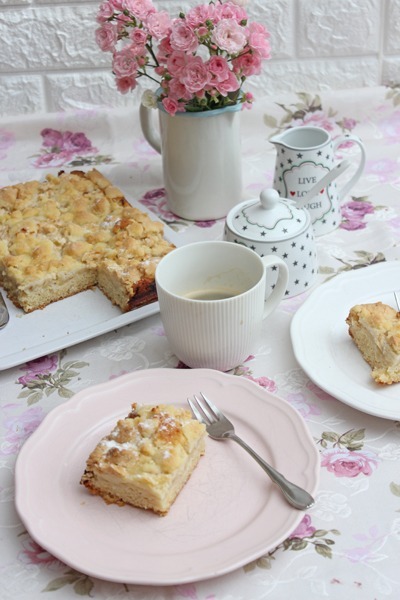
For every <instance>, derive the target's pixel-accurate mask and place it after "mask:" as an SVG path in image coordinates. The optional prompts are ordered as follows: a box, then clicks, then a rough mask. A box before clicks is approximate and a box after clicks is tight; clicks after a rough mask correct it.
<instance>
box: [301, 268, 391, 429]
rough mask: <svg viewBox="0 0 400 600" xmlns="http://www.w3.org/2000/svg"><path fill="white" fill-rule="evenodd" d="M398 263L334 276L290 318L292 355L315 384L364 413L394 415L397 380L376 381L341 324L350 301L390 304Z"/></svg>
mask: <svg viewBox="0 0 400 600" xmlns="http://www.w3.org/2000/svg"><path fill="white" fill-rule="evenodd" d="M399 289H400V261H391V262H383V263H379V264H377V265H371V266H369V267H364V268H363V269H359V270H356V271H349V272H347V273H342V274H341V275H338V276H337V277H335V278H334V279H332V280H331V281H328V282H327V283H324V284H322V285H321V286H320V287H319V288H317V289H316V290H315V291H314V292H313V293H312V294H310V296H309V297H308V298H307V300H306V301H305V302H304V304H303V305H302V306H301V307H300V308H299V310H298V311H297V312H296V314H295V315H294V317H293V320H292V324H291V338H292V344H293V349H294V353H295V356H296V358H297V361H298V362H299V363H300V365H301V367H302V368H303V369H304V371H305V372H306V373H307V375H308V376H309V377H310V379H312V381H314V383H316V384H317V385H318V386H319V387H320V388H322V389H323V390H325V391H326V392H328V393H329V394H331V395H332V396H334V397H335V398H338V400H341V401H342V402H344V403H345V404H348V405H349V406H352V407H353V408H357V409H358V410H361V411H363V412H365V413H368V414H370V415H375V416H378V417H383V418H385V419H400V400H399V395H400V384H392V385H379V384H377V383H375V382H374V380H373V379H372V377H371V369H370V367H369V365H368V364H367V363H366V362H365V361H364V359H363V358H362V356H361V354H360V352H359V350H358V349H357V347H356V345H355V344H354V342H353V341H352V340H351V338H350V336H349V333H348V326H347V324H346V317H347V315H348V314H349V310H350V308H351V307H352V306H354V305H355V304H366V303H370V302H378V301H381V302H384V303H385V304H389V305H390V306H393V308H396V303H395V298H394V292H395V291H399Z"/></svg>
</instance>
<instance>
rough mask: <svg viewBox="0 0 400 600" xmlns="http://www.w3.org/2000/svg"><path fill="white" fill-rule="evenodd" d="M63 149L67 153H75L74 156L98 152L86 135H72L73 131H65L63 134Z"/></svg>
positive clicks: (80, 133)
mask: <svg viewBox="0 0 400 600" xmlns="http://www.w3.org/2000/svg"><path fill="white" fill-rule="evenodd" d="M62 149H63V150H65V151H66V152H73V153H74V154H77V153H79V154H85V153H86V154H87V153H88V152H97V149H96V148H93V146H92V144H91V142H90V140H88V138H87V137H86V135H85V134H84V133H82V132H79V133H72V131H65V132H64V133H63V139H62Z"/></svg>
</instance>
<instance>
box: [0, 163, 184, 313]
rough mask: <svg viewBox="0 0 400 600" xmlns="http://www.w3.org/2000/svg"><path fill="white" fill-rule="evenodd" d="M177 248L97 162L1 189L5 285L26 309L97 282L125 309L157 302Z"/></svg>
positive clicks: (0, 269) (0, 259) (0, 263)
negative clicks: (162, 266) (160, 280)
mask: <svg viewBox="0 0 400 600" xmlns="http://www.w3.org/2000/svg"><path fill="white" fill-rule="evenodd" d="M173 248H174V246H173V244H171V243H170V242H168V241H167V240H166V239H165V238H164V228H163V225H162V223H160V222H157V221H153V220H152V219H150V218H149V216H148V215H147V214H146V213H144V212H142V211H140V210H139V209H138V208H135V207H132V206H131V205H130V204H129V202H128V201H127V200H126V199H125V197H124V195H123V194H122V192H121V191H120V190H119V189H118V188H116V187H115V186H114V185H113V184H112V183H111V182H110V181H109V180H108V179H107V178H106V177H104V175H102V174H101V173H100V172H99V171H97V170H96V169H93V170H91V171H89V172H87V173H84V172H82V171H72V172H71V173H63V172H61V173H60V174H59V175H58V176H57V177H55V176H52V175H47V177H46V180H45V181H43V182H39V181H29V182H26V183H21V184H17V185H13V186H8V187H5V188H2V189H0V285H1V286H3V287H4V289H5V291H6V292H7V294H8V296H9V298H10V299H11V300H12V302H13V303H14V304H15V305H16V306H17V307H19V308H22V309H23V310H24V311H25V312H31V311H33V310H36V309H38V308H43V307H45V306H47V305H48V304H49V303H51V302H55V301H57V300H60V299H62V298H66V297H67V296H71V295H73V294H76V293H78V292H80V291H83V290H86V289H89V288H91V287H93V286H95V285H98V287H99V288H100V289H101V290H102V292H103V293H104V294H105V295H106V296H107V297H108V298H109V299H110V300H111V301H112V302H113V303H114V304H116V305H117V306H119V307H120V309H121V310H122V311H123V312H126V311H129V310H131V309H133V308H137V307H138V306H142V305H144V304H148V303H149V302H153V301H154V300H156V287H155V280H154V274H155V269H156V266H157V263H158V262H159V260H160V259H161V258H162V257H163V256H165V254H167V253H168V252H170V251H171V250H172V249H173Z"/></svg>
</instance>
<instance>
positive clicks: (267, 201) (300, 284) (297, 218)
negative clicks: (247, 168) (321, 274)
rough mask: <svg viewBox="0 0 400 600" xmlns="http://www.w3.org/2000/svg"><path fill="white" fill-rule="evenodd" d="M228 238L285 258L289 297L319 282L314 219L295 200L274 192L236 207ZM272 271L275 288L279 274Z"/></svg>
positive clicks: (262, 253) (227, 227) (269, 278)
mask: <svg viewBox="0 0 400 600" xmlns="http://www.w3.org/2000/svg"><path fill="white" fill-rule="evenodd" d="M224 239H225V240H226V241H228V242H236V243H237V244H243V245H244V246H247V247H248V248H251V249H252V250H254V251H255V252H257V254H259V255H260V256H265V255H268V254H271V255H275V256H279V257H280V258H282V259H283V260H284V261H285V262H286V264H287V265H288V267H289V281H288V285H287V289H286V294H285V297H286V298H290V297H292V296H297V295H298V294H301V293H302V292H305V291H307V290H308V289H309V288H310V287H311V286H312V285H313V283H314V282H315V279H316V276H317V271H318V266H317V251H316V243H315V238H314V231H313V228H312V224H311V217H310V215H309V213H308V211H307V210H306V209H304V208H297V207H296V206H295V204H294V203H293V201H292V200H288V199H286V198H280V197H279V194H278V192H277V191H276V190H274V189H267V190H264V191H262V192H261V195H260V198H259V199H258V198H257V199H253V200H246V201H245V202H241V203H240V204H238V205H237V206H235V207H234V208H232V210H231V211H230V212H229V213H228V216H227V217H226V222H225V229H224ZM268 271H269V272H268ZM268 271H267V281H268V285H269V286H270V287H271V288H273V287H274V285H275V283H276V280H277V274H276V273H275V272H274V271H273V270H272V269H268Z"/></svg>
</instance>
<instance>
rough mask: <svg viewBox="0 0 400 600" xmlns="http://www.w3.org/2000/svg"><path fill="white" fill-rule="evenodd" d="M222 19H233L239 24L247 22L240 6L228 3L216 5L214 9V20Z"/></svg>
mask: <svg viewBox="0 0 400 600" xmlns="http://www.w3.org/2000/svg"><path fill="white" fill-rule="evenodd" d="M222 19H233V20H235V21H236V22H237V23H241V22H242V21H246V20H247V13H246V11H245V10H244V8H242V7H241V6H238V5H237V4H234V3H233V2H229V1H228V2H224V4H217V5H216V7H215V20H216V21H220V20H222Z"/></svg>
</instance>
